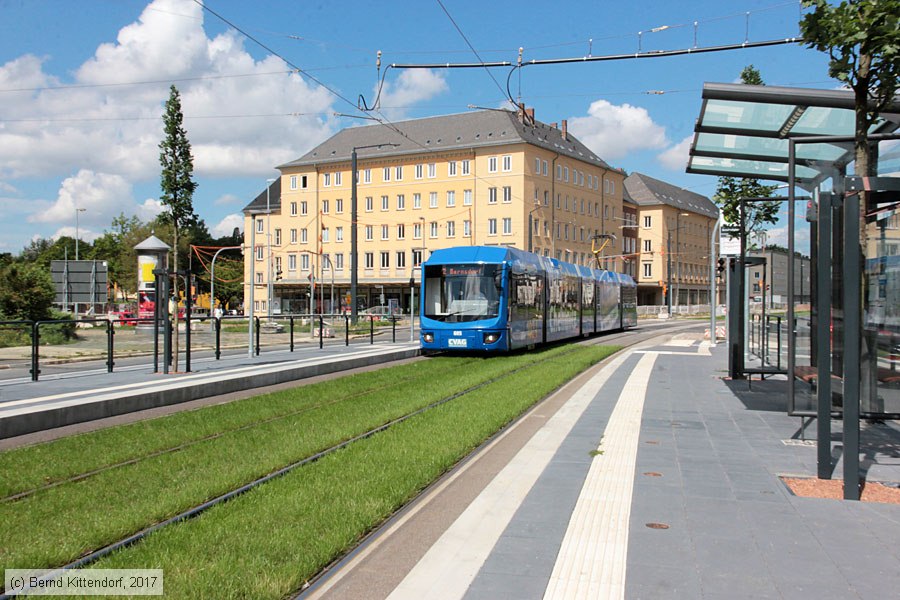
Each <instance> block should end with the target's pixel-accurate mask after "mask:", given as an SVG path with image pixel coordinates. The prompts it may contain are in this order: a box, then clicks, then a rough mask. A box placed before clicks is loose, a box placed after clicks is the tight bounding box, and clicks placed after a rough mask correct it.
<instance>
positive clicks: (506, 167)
mask: <svg viewBox="0 0 900 600" xmlns="http://www.w3.org/2000/svg"><path fill="white" fill-rule="evenodd" d="M503 171H504V172H509V171H512V156H511V155H509V154H504V155H503Z"/></svg>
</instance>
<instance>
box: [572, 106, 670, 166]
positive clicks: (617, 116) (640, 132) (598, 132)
mask: <svg viewBox="0 0 900 600" xmlns="http://www.w3.org/2000/svg"><path fill="white" fill-rule="evenodd" d="M569 130H570V131H571V132H572V133H573V134H574V135H575V137H577V138H578V139H579V140H581V141H582V142H583V143H584V144H585V145H587V147H588V148H590V149H591V150H593V151H594V152H596V153H597V155H598V156H600V157H602V158H603V159H605V160H615V159H618V158H621V157H623V156H625V155H626V154H628V153H630V152H634V151H637V150H649V149H656V148H664V147H665V146H666V145H668V140H667V139H666V129H665V127H663V126H661V125H658V124H656V123H654V122H653V119H652V118H651V117H650V114H649V113H648V112H647V110H646V109H644V108H641V107H639V106H632V105H630V104H621V105H616V104H611V103H609V102H607V101H606V100H597V101H595V102H592V103H591V106H590V107H589V108H588V114H587V116H586V117H572V118H571V119H569Z"/></svg>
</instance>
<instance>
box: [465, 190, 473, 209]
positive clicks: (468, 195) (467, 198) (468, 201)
mask: <svg viewBox="0 0 900 600" xmlns="http://www.w3.org/2000/svg"><path fill="white" fill-rule="evenodd" d="M463 205H464V206H472V190H463Z"/></svg>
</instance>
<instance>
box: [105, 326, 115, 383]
mask: <svg viewBox="0 0 900 600" xmlns="http://www.w3.org/2000/svg"><path fill="white" fill-rule="evenodd" d="M114 324H115V323H114V321H112V320H109V321H107V322H106V372H107V373H112V372H113V365H115V364H116V363H115V362H113V346H114V342H113V337H114V336H115V335H116V329H115V327H114Z"/></svg>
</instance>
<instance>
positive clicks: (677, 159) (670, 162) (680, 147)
mask: <svg viewBox="0 0 900 600" xmlns="http://www.w3.org/2000/svg"><path fill="white" fill-rule="evenodd" d="M692 141H694V135H693V134H691V135H689V136H687V137H686V138H684V139H683V140H681V141H680V142H678V143H677V144H675V145H674V146H672V147H671V148H668V149H667V150H664V151H663V152H661V153H660V154H659V156H657V157H656V158H657V160H658V161H659V162H660V164H662V166H664V167H665V168H667V169H669V170H670V171H684V170H685V169H686V168H687V163H688V158H689V154H688V153H689V152H690V150H691V142H692Z"/></svg>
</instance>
